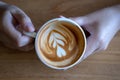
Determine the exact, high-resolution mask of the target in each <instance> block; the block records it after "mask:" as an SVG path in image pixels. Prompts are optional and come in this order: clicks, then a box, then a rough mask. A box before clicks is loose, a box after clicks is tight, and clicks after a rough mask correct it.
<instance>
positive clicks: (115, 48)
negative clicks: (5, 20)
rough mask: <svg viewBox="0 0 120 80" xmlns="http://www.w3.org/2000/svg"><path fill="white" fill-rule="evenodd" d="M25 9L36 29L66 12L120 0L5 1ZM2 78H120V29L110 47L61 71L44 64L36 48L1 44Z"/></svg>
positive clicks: (80, 12)
mask: <svg viewBox="0 0 120 80" xmlns="http://www.w3.org/2000/svg"><path fill="white" fill-rule="evenodd" d="M3 1H5V2H7V3H9V4H13V5H16V6H18V7H20V8H21V9H22V10H24V11H25V12H26V13H27V14H28V15H29V17H30V18H31V20H32V21H33V23H34V25H35V27H36V28H40V26H41V25H42V24H44V22H46V21H47V20H49V19H52V18H55V17H58V16H59V15H64V16H66V17H71V16H82V15H86V14H88V13H91V12H93V11H96V10H99V9H102V8H104V7H108V6H112V5H116V4H120V0H3ZM0 80H120V32H118V33H117V34H116V36H115V37H114V38H113V40H112V41H111V43H110V45H109V47H108V49H107V50H106V51H102V52H99V53H96V54H94V55H91V56H90V57H88V58H87V59H86V60H84V61H83V62H82V63H80V64H79V65H77V66H75V67H73V68H71V69H69V70H66V71H58V70H53V69H50V68H48V67H46V66H45V65H44V64H42V63H41V62H40V61H39V59H38V58H37V55H36V53H35V51H34V50H33V51H29V52H21V51H17V50H12V49H9V48H6V47H4V46H3V45H2V44H1V43H0Z"/></svg>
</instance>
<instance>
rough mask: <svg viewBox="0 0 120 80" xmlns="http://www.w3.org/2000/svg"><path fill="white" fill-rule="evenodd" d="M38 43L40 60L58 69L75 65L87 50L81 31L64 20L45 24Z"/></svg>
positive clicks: (38, 37) (39, 33)
mask: <svg viewBox="0 0 120 80" xmlns="http://www.w3.org/2000/svg"><path fill="white" fill-rule="evenodd" d="M36 43H37V44H36V47H37V54H38V56H39V57H40V59H41V60H42V61H43V62H44V63H46V64H47V65H51V66H53V67H57V68H62V67H67V66H70V65H72V64H74V63H75V62H76V61H78V59H79V58H80V57H81V55H82V53H83V52H84V50H85V37H84V35H83V32H82V31H81V29H80V28H79V27H78V26H76V25H75V24H73V23H71V22H69V21H64V20H61V21H59V20H54V21H51V22H49V23H47V24H45V25H44V26H43V27H42V28H41V29H40V31H39V32H38V35H37V39H36Z"/></svg>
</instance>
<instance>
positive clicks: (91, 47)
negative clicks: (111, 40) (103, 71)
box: [83, 36, 99, 59]
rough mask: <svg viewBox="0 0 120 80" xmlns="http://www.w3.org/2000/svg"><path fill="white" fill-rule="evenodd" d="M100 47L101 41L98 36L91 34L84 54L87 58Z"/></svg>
mask: <svg viewBox="0 0 120 80" xmlns="http://www.w3.org/2000/svg"><path fill="white" fill-rule="evenodd" d="M98 47H99V41H98V40H97V37H95V36H90V37H88V38H87V47H86V51H85V54H84V56H83V57H84V58H83V59H86V58H87V57H88V56H90V55H91V54H93V53H94V52H95V51H96V49H98Z"/></svg>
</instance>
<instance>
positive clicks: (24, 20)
mask: <svg viewBox="0 0 120 80" xmlns="http://www.w3.org/2000/svg"><path fill="white" fill-rule="evenodd" d="M11 14H12V15H13V16H14V17H15V19H16V20H17V22H18V24H19V25H21V27H22V28H23V30H25V31H27V32H33V31H35V28H34V26H33V24H32V21H31V19H30V18H29V17H28V16H27V15H26V14H25V13H24V12H23V11H22V10H21V9H19V8H17V7H14V8H13V9H11Z"/></svg>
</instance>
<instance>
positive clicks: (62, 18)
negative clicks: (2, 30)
mask: <svg viewBox="0 0 120 80" xmlns="http://www.w3.org/2000/svg"><path fill="white" fill-rule="evenodd" d="M56 20H58V21H68V22H71V23H72V24H74V25H76V26H77V27H78V28H79V29H80V30H81V32H82V35H83V37H84V40H85V42H84V43H85V46H84V50H83V53H82V54H81V56H80V57H79V58H78V60H77V61H75V62H74V63H73V64H71V65H69V66H65V67H56V66H52V65H50V64H48V63H47V62H46V61H45V60H44V59H43V58H42V57H41V55H40V52H39V49H38V47H37V44H38V43H37V41H38V36H39V33H40V32H41V30H42V29H43V28H44V26H46V25H47V24H48V23H50V22H53V21H56ZM86 45H87V44H86V36H85V33H84V31H83V29H82V28H81V27H80V25H79V24H78V23H76V22H75V21H73V20H71V19H68V18H64V17H61V18H53V19H51V20H49V21H47V22H46V23H45V24H43V25H42V26H41V27H40V29H39V30H38V32H37V35H36V38H35V50H36V54H37V56H38V58H39V60H40V61H41V62H42V63H43V64H45V65H46V66H48V67H50V68H53V69H57V70H66V69H69V68H71V67H73V66H75V65H76V64H78V63H80V62H81V61H82V59H83V56H84V54H85V50H86Z"/></svg>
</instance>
